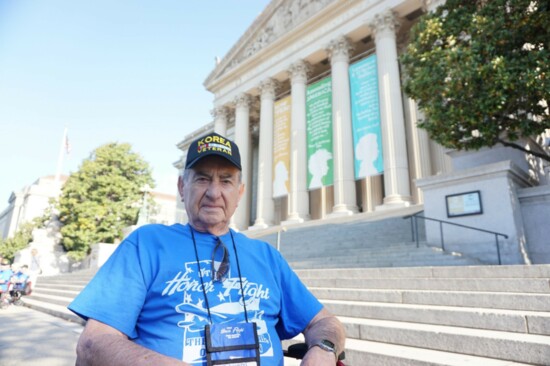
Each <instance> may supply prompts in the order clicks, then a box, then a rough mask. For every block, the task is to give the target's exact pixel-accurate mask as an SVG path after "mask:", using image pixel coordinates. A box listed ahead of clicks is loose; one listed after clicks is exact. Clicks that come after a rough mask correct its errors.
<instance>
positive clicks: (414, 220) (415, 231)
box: [403, 213, 508, 265]
mask: <svg viewBox="0 0 550 366" xmlns="http://www.w3.org/2000/svg"><path fill="white" fill-rule="evenodd" d="M417 218H420V219H424V220H429V221H436V222H439V235H440V237H441V250H445V239H444V235H443V224H448V225H453V226H458V227H462V228H465V229H471V230H476V231H481V232H484V233H488V234H493V235H494V236H495V244H496V249H497V256H498V264H499V265H500V264H502V261H501V258H500V243H499V241H498V237H499V236H502V237H504V239H508V235H506V234H502V233H497V232H496V231H491V230H485V229H480V228H477V227H473V226H468V225H462V224H457V223H455V222H450V221H445V220H439V219H434V218H432V217H426V216H422V215H419V213H416V214H414V215H408V216H404V217H403V219H411V232H412V239H413V241H414V242H415V243H416V247H417V248H418V247H419V246H420V245H419V241H418V221H417Z"/></svg>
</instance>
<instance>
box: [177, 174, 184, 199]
mask: <svg viewBox="0 0 550 366" xmlns="http://www.w3.org/2000/svg"><path fill="white" fill-rule="evenodd" d="M178 192H179V194H180V197H181V202H183V177H182V176H181V175H180V176H179V177H178Z"/></svg>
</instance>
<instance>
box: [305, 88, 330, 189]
mask: <svg viewBox="0 0 550 366" xmlns="http://www.w3.org/2000/svg"><path fill="white" fill-rule="evenodd" d="M306 126H307V127H306V130H307V171H308V174H307V188H308V189H310V190H311V189H317V188H321V187H323V186H330V185H332V184H333V159H332V79H331V78H330V77H328V78H325V79H323V80H320V81H318V82H316V83H314V84H311V85H309V86H308V87H307V91H306Z"/></svg>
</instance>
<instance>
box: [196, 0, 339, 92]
mask: <svg viewBox="0 0 550 366" xmlns="http://www.w3.org/2000/svg"><path fill="white" fill-rule="evenodd" d="M335 1H338V0H273V1H272V2H271V3H270V4H269V5H268V6H267V7H266V9H265V10H264V11H263V12H262V14H261V15H260V16H259V17H258V18H257V19H256V21H254V23H253V24H252V25H251V26H250V28H249V29H248V30H247V31H246V32H245V33H244V35H243V36H242V37H241V38H240V39H239V41H238V42H237V43H236V44H235V45H234V46H233V47H232V48H231V50H229V52H228V53H227V55H226V56H225V57H224V58H223V59H222V60H221V61H220V63H219V64H218V65H217V66H216V68H215V69H214V71H212V73H211V74H210V75H209V76H208V78H207V80H206V82H205V84H208V83H209V82H210V81H212V80H213V79H214V78H217V77H218V76H220V75H222V74H223V73H225V72H226V71H227V70H230V69H232V68H234V67H235V66H237V65H239V64H240V63H241V62H243V61H244V60H246V59H248V58H249V57H252V56H254V55H255V54H256V53H257V52H259V51H260V50H262V49H264V48H265V47H266V46H268V45H269V44H271V43H272V42H274V41H275V40H276V39H278V38H280V37H281V36H283V35H284V34H286V33H288V32H290V31H291V30H292V29H294V28H295V27H296V26H297V25H299V24H301V23H303V22H304V21H305V20H307V19H309V18H310V17H312V16H313V15H315V14H316V13H318V12H319V11H320V10H321V9H323V8H324V7H326V6H327V5H328V4H330V3H332V2H335Z"/></svg>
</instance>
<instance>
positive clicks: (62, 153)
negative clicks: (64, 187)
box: [55, 127, 67, 186]
mask: <svg viewBox="0 0 550 366" xmlns="http://www.w3.org/2000/svg"><path fill="white" fill-rule="evenodd" d="M66 143H67V127H65V129H64V130H63V138H62V139H61V146H60V147H59V156H58V158H57V171H56V173H55V185H56V186H59V181H60V179H61V170H62V169H63V157H64V156H65V145H66Z"/></svg>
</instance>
